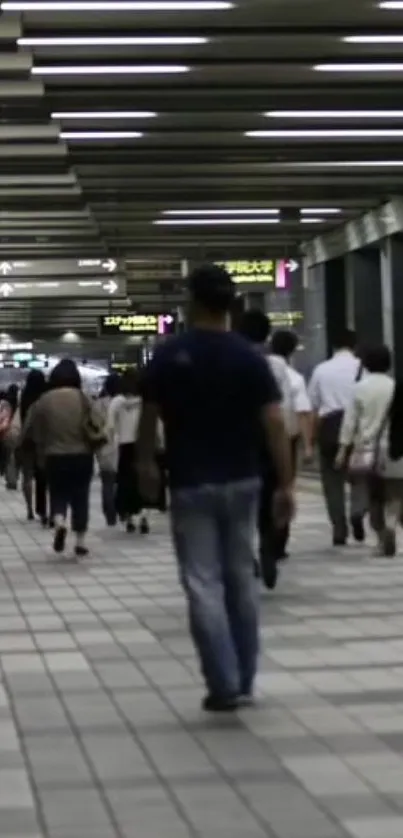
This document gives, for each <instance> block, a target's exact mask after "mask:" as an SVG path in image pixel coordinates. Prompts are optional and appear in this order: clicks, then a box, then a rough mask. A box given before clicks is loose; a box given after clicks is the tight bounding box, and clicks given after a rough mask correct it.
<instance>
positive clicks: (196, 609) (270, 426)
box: [138, 265, 293, 712]
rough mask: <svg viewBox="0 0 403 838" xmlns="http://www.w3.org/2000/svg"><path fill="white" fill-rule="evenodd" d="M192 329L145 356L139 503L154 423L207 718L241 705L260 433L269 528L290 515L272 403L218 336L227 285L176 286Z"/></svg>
mask: <svg viewBox="0 0 403 838" xmlns="http://www.w3.org/2000/svg"><path fill="white" fill-rule="evenodd" d="M188 293H189V318H190V321H191V323H192V328H191V329H190V330H189V331H188V332H186V333H184V334H182V335H180V336H177V337H173V338H170V339H169V340H167V342H166V343H164V344H163V345H161V346H159V347H158V348H157V349H156V352H155V355H154V357H153V359H152V361H151V362H150V364H149V366H148V367H147V368H146V370H145V375H144V381H143V403H142V410H141V417H140V426H139V439H138V447H139V452H138V457H139V462H138V469H139V478H140V487H141V490H142V492H143V493H144V494H148V495H152V496H155V494H156V492H157V488H158V476H159V470H158V466H157V464H156V461H155V455H156V447H157V427H158V419H159V416H161V418H162V420H163V425H164V432H165V446H166V457H167V465H168V474H169V480H170V489H171V509H170V512H171V525H172V535H173V542H174V547H175V551H176V556H177V560H178V565H179V573H180V578H181V581H182V584H183V587H184V590H185V592H186V595H187V601H188V611H189V622H190V629H191V633H192V636H193V640H194V643H195V646H196V649H197V651H198V654H199V657H200V661H201V669H202V672H203V675H204V679H205V682H206V685H207V696H206V698H205V700H204V702H203V706H204V709H205V710H207V711H211V712H214V711H233V710H236V709H237V707H238V706H239V704H240V702H242V701H243V700H244V699H247V700H250V699H251V697H252V695H253V685H254V679H255V674H256V668H257V658H258V611H257V596H258V587H257V582H256V578H255V572H254V548H253V543H254V535H255V528H256V523H257V511H258V503H259V492H260V488H259V487H260V466H261V463H260V442H259V440H260V428H263V433H264V437H265V440H266V444H267V446H268V447H269V448H270V450H271V452H272V458H273V463H274V465H275V468H276V469H277V480H278V484H277V485H278V489H277V492H276V494H275V497H274V502H275V506H276V511H277V514H278V515H279V516H282V517H283V518H288V517H289V516H290V515H291V514H292V511H293V493H292V473H291V457H290V450H289V444H288V440H287V435H286V432H285V427H284V420H283V415H282V411H281V405H280V401H281V396H280V392H279V390H278V387H277V384H276V381H275V379H274V376H273V374H272V372H271V370H270V368H269V366H268V364H267V363H266V362H265V360H264V359H263V358H262V357H261V356H260V355H259V354H258V353H257V352H256V351H255V350H254V349H253V348H252V347H251V346H250V345H248V343H247V342H246V341H245V340H244V339H243V338H242V337H241V336H240V335H238V334H235V333H232V332H229V331H227V325H228V324H229V312H230V310H231V306H232V304H233V299H234V284H233V282H232V280H231V278H230V276H229V275H228V273H227V272H226V271H225V270H224V269H222V268H221V267H219V266H216V265H205V266H202V267H200V268H198V269H196V270H195V272H194V273H193V274H192V276H191V277H190V279H189V281H188Z"/></svg>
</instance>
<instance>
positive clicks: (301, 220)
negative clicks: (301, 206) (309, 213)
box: [300, 218, 325, 224]
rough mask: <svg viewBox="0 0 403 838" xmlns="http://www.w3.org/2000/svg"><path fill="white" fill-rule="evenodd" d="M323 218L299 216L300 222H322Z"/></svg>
mask: <svg viewBox="0 0 403 838" xmlns="http://www.w3.org/2000/svg"><path fill="white" fill-rule="evenodd" d="M324 222H325V219H324V218H300V223H301V224H324Z"/></svg>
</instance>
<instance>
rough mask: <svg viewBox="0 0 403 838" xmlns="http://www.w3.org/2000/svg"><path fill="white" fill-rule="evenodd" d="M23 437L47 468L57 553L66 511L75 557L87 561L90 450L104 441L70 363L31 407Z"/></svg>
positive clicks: (63, 535) (52, 377)
mask: <svg viewBox="0 0 403 838" xmlns="http://www.w3.org/2000/svg"><path fill="white" fill-rule="evenodd" d="M24 433H25V434H26V435H31V437H32V439H33V440H34V442H35V444H36V445H37V446H38V449H39V450H41V451H42V452H43V456H44V460H45V463H46V474H47V479H48V483H49V490H50V495H51V505H52V510H53V514H54V522H55V537H54V544H53V547H54V550H55V552H56V553H63V552H64V549H65V543H66V534H67V523H66V520H67V511H68V509H69V508H70V509H71V519H72V530H73V532H74V533H75V535H76V544H75V555H76V556H77V557H81V556H86V555H87V554H88V549H87V547H86V544H85V536H86V532H87V529H88V519H89V500H90V486H91V480H92V475H93V464H94V451H95V450H96V448H97V447H100V446H101V445H102V444H104V443H105V441H106V438H105V434H104V433H103V426H102V422H101V420H100V417H99V416H98V414H97V412H96V410H95V408H94V406H93V404H92V402H91V401H90V400H89V399H88V398H87V397H86V396H85V395H84V394H83V393H82V390H81V378H80V374H79V372H78V370H77V367H76V365H75V363H74V362H73V361H71V360H68V359H65V360H63V361H60V363H59V364H58V365H57V366H56V367H55V368H54V369H53V371H52V373H51V375H50V378H49V391H48V392H47V393H45V395H44V396H42V398H41V399H40V400H39V402H37V403H36V404H35V405H34V406H33V409H32V411H31V413H30V415H29V417H28V421H27V424H26V427H25V428H24Z"/></svg>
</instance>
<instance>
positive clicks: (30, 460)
mask: <svg viewBox="0 0 403 838" xmlns="http://www.w3.org/2000/svg"><path fill="white" fill-rule="evenodd" d="M46 388H47V384H46V379H45V376H44V374H43V372H41V370H31V371H30V372H29V373H28V376H27V380H26V382H25V387H24V389H23V391H22V393H21V400H20V416H21V427H23V425H24V422H25V419H26V418H27V415H28V412H29V410H30V409H31V407H32V405H34V404H35V402H37V401H38V399H40V397H41V396H42V395H43V394H44V393H45V391H46ZM20 461H21V466H22V491H23V495H24V498H25V503H26V505H27V516H28V520H29V521H33V519H34V505H33V487H34V484H35V512H36V514H37V516H38V518H40V520H41V522H42V524H43V526H46V524H47V515H46V476H45V468H44V463H41V462H40V459H39V457H38V452H37V451H36V450H35V445H34V444H33V443H32V442H29V443H28V442H27V443H26V444H25V445H23V446H22V448H21V451H20Z"/></svg>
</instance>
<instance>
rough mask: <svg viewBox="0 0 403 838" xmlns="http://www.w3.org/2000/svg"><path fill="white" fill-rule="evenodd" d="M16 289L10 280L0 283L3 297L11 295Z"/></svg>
mask: <svg viewBox="0 0 403 838" xmlns="http://www.w3.org/2000/svg"><path fill="white" fill-rule="evenodd" d="M13 291H14V286H13V285H11V284H10V283H9V282H2V283H1V285H0V294H1V296H2V297H9V296H10V294H12V293H13Z"/></svg>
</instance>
